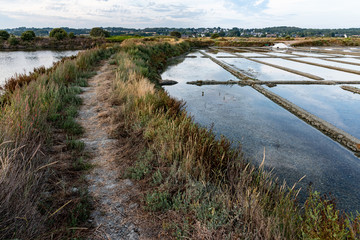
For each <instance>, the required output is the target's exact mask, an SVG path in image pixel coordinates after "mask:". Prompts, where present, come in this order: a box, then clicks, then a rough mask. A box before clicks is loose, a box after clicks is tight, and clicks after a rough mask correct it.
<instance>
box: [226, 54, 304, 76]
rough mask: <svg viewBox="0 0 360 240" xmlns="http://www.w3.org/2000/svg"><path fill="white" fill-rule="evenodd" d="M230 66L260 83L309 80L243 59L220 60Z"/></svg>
mask: <svg viewBox="0 0 360 240" xmlns="http://www.w3.org/2000/svg"><path fill="white" fill-rule="evenodd" d="M222 61H223V62H226V63H228V64H230V65H233V66H235V67H236V68H238V69H242V70H243V71H245V72H247V73H248V74H247V75H249V76H250V77H254V78H256V79H258V80H262V81H281V80H298V81H300V80H311V79H310V78H307V77H303V76H300V75H297V74H294V73H290V72H287V71H284V70H281V69H278V68H274V67H271V66H268V65H265V64H260V63H257V62H253V61H250V60H247V59H245V58H227V59H222Z"/></svg>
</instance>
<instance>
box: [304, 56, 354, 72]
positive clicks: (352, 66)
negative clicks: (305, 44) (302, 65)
mask: <svg viewBox="0 0 360 240" xmlns="http://www.w3.org/2000/svg"><path fill="white" fill-rule="evenodd" d="M298 59H299V60H302V61H306V62H311V63H319V64H323V65H327V66H332V67H339V68H344V69H350V70H356V71H360V66H357V65H350V64H345V63H338V62H333V61H326V60H324V59H319V58H298ZM336 60H342V58H338V59H336Z"/></svg>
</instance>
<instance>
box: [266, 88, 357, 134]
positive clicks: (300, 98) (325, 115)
mask: <svg viewBox="0 0 360 240" xmlns="http://www.w3.org/2000/svg"><path fill="white" fill-rule="evenodd" d="M354 86H356V85H354ZM357 87H358V88H360V85H357ZM270 90H271V91H272V92H274V93H276V94H278V95H280V96H281V97H284V98H286V99H288V100H290V101H291V102H292V103H295V104H296V105H297V106H299V107H301V108H303V109H305V110H306V111H308V112H310V113H312V114H314V115H316V116H318V117H320V118H322V119H324V120H325V121H327V122H329V123H331V124H333V125H334V126H336V127H338V128H340V129H342V130H344V131H345V132H347V133H350V134H351V135H353V136H354V137H357V138H359V139H360V125H359V124H358V123H359V119H360V107H359V106H360V94H354V93H352V92H349V91H345V90H343V89H341V88H340V86H310V85H296V86H295V85H294V86H284V85H282V86H280V85H278V86H276V87H273V88H271V89H270Z"/></svg>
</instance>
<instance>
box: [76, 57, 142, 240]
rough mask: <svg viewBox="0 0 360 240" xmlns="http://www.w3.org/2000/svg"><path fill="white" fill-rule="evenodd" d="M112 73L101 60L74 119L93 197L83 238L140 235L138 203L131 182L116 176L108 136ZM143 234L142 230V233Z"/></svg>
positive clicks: (114, 148)
mask: <svg viewBox="0 0 360 240" xmlns="http://www.w3.org/2000/svg"><path fill="white" fill-rule="evenodd" d="M114 77H115V72H114V67H113V66H111V65H109V63H108V62H104V65H103V66H102V67H101V68H100V70H99V71H98V72H97V75H96V76H94V77H93V78H91V79H89V86H88V87H84V88H82V90H83V93H82V94H81V95H80V97H81V98H82V99H83V105H82V106H81V108H80V111H79V117H78V119H77V121H78V122H79V123H80V124H81V125H82V126H83V128H84V132H85V133H84V134H83V138H82V139H81V140H82V141H83V142H84V143H85V151H86V153H87V154H88V155H89V159H88V161H89V162H90V163H91V164H92V165H93V169H92V170H90V172H89V173H88V174H87V175H86V180H87V182H88V191H89V194H90V196H92V199H93V201H94V203H93V207H94V209H93V211H92V213H91V215H90V219H89V220H88V221H89V223H90V224H91V225H92V230H91V231H90V233H89V236H88V237H87V239H144V237H141V235H142V232H143V230H142V229H141V228H140V227H139V223H138V220H139V216H138V215H139V212H138V209H139V204H138V203H136V202H134V201H133V199H137V198H138V190H137V186H136V184H135V183H133V182H132V181H131V180H129V179H121V178H120V176H119V175H120V172H121V171H120V167H121V166H120V165H119V163H118V162H116V160H117V153H118V151H117V146H118V145H117V144H118V140H116V139H111V138H110V136H109V134H108V133H109V132H110V130H109V129H110V128H111V121H110V118H109V115H108V112H109V109H111V108H112V107H111V104H110V102H109V101H108V92H109V91H110V90H111V83H112V79H113V78H114ZM144 235H146V234H144Z"/></svg>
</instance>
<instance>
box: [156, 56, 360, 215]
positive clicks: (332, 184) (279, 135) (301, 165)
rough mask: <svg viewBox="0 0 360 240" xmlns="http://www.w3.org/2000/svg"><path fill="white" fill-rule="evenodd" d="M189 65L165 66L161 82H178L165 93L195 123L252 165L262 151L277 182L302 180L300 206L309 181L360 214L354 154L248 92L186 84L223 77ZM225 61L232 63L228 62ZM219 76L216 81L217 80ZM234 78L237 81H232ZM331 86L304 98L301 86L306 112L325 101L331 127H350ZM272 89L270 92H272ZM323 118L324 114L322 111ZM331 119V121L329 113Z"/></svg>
mask: <svg viewBox="0 0 360 240" xmlns="http://www.w3.org/2000/svg"><path fill="white" fill-rule="evenodd" d="M187 60H189V59H185V60H184V61H183V62H182V63H179V64H178V65H175V66H171V67H169V68H168V69H167V71H165V72H164V73H163V75H162V77H163V79H167V78H169V76H171V79H173V80H176V81H179V83H178V84H177V85H174V86H167V87H165V89H166V90H167V91H168V92H169V94H170V95H171V96H173V97H175V98H177V99H182V100H184V101H186V103H187V104H186V109H187V111H188V113H189V114H190V115H192V116H194V119H195V121H196V122H197V123H199V124H200V125H202V126H205V127H209V126H212V125H213V130H214V132H215V133H216V134H217V136H220V135H224V136H226V137H227V138H229V139H230V140H232V141H234V146H235V145H237V142H241V144H242V148H243V151H244V153H245V154H246V156H247V157H248V158H249V159H250V160H251V161H253V162H254V163H255V164H259V163H260V162H261V160H262V157H263V151H264V148H265V152H266V162H265V165H266V167H267V168H274V173H275V174H276V175H277V176H278V177H279V178H280V179H281V180H283V179H285V180H286V181H287V183H288V184H289V185H292V184H294V183H295V182H297V181H298V180H299V179H300V178H301V177H303V176H304V175H306V177H305V179H304V180H303V181H302V182H301V183H300V184H299V185H298V186H299V187H302V188H303V189H304V190H303V191H302V194H301V197H300V200H301V201H303V200H304V197H305V195H306V194H305V193H306V190H305V189H306V188H307V186H308V184H309V183H310V182H312V183H313V186H314V188H315V189H316V190H319V191H321V192H322V193H329V192H331V193H332V194H333V195H334V196H335V197H336V198H337V199H338V202H339V204H338V206H339V207H340V208H342V209H344V210H348V211H355V210H360V191H358V189H359V187H358V182H359V181H360V160H359V159H358V158H357V157H355V156H354V155H353V153H352V152H350V151H348V150H347V149H345V148H344V147H342V146H341V145H339V144H338V143H336V142H334V141H333V140H332V139H330V138H328V137H327V136H325V135H324V134H322V133H321V132H319V131H318V130H316V129H315V128H313V127H311V126H309V125H308V124H306V123H305V122H303V121H302V120H300V119H298V118H297V117H295V116H294V115H293V114H291V113H289V112H288V111H287V110H285V109H283V108H282V107H280V106H278V105H277V104H275V103H273V102H272V101H270V100H269V99H267V98H266V97H264V96H263V95H262V94H260V93H258V92H257V91H255V90H254V89H253V88H251V87H248V86H247V87H240V86H237V85H235V86H224V85H216V86H213V85H212V86H201V87H199V86H193V85H187V84H186V81H189V80H190V79H194V78H200V79H206V78H210V79H214V80H224V75H222V74H220V72H221V71H223V72H226V71H225V70H224V69H221V71H220V70H219V71H220V72H219V71H216V74H215V75H213V76H211V71H212V69H213V68H214V65H213V63H212V62H211V61H208V62H207V63H206V62H202V64H200V65H201V68H202V69H201V71H200V70H199V66H200V65H196V63H195V62H187ZM191 60H200V59H199V58H197V59H191ZM228 60H232V59H226V61H228ZM244 63H246V62H244ZM245 68H246V66H245ZM179 73H180V74H179ZM193 75H195V76H196V77H194V76H193ZM217 76H220V78H219V79H217ZM189 78H190V79H189ZM226 78H227V77H226ZM232 78H233V79H235V77H232ZM288 87H289V86H288ZM292 87H297V86H292ZM331 87H333V89H332V90H331V91H329V90H328V89H320V88H317V90H316V89H314V90H313V91H309V93H306V91H307V90H306V88H302V87H301V89H302V91H303V92H304V93H303V94H305V95H304V96H306V94H308V95H309V96H308V99H307V101H305V103H303V104H305V105H306V106H305V105H304V106H305V107H309V109H310V108H311V109H312V108H314V109H315V110H316V106H317V105H316V104H313V103H316V102H315V101H316V100H318V101H319V102H320V103H322V102H324V103H323V105H324V104H325V105H326V106H327V107H328V108H329V109H331V111H332V113H333V114H338V115H339V117H338V118H337V120H336V121H335V122H338V123H341V122H344V123H345V125H348V122H347V121H348V120H347V117H346V116H340V115H341V114H343V112H341V111H342V110H341V102H342V101H341V100H339V99H338V98H337V97H340V96H341V92H342V91H344V90H342V89H340V88H339V90H335V87H338V86H331ZM270 90H271V91H272V90H273V88H271V89H270ZM274 91H275V92H279V94H283V96H285V93H286V94H289V95H291V94H293V95H297V94H300V95H299V96H294V101H297V100H296V99H301V96H302V95H301V92H302V91H300V90H299V91H292V90H291V88H290V89H288V88H278V87H276V88H274ZM316 91H329V92H330V93H333V94H335V96H334V97H331V96H330V97H329V98H326V93H325V92H324V93H322V94H320V95H316V94H315V93H316ZM344 92H345V91H344ZM312 93H314V96H313V95H312ZM345 95H347V93H346V94H345ZM345 95H344V96H345ZM347 96H348V99H346V98H345V100H344V101H345V102H344V103H345V104H347V103H350V102H352V100H351V99H352V98H351V97H352V96H351V93H350V94H349V95H347ZM330 100H331V101H333V102H331V101H330ZM338 100H339V101H338ZM327 101H329V102H327ZM299 105H300V104H299ZM332 105H334V106H332ZM354 105H355V104H354ZM354 105H352V106H354ZM314 106H315V107H314ZM331 107H332V108H331ZM349 108H351V107H350V106H349ZM309 111H310V110H309ZM344 111H346V110H344ZM323 113H324V114H326V111H323ZM349 116H351V114H350V115H349ZM329 117H330V118H331V114H330V115H329ZM330 118H329V119H330ZM351 121H352V120H351ZM351 121H350V122H351ZM354 122H355V121H353V123H354ZM354 134H355V133H354Z"/></svg>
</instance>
